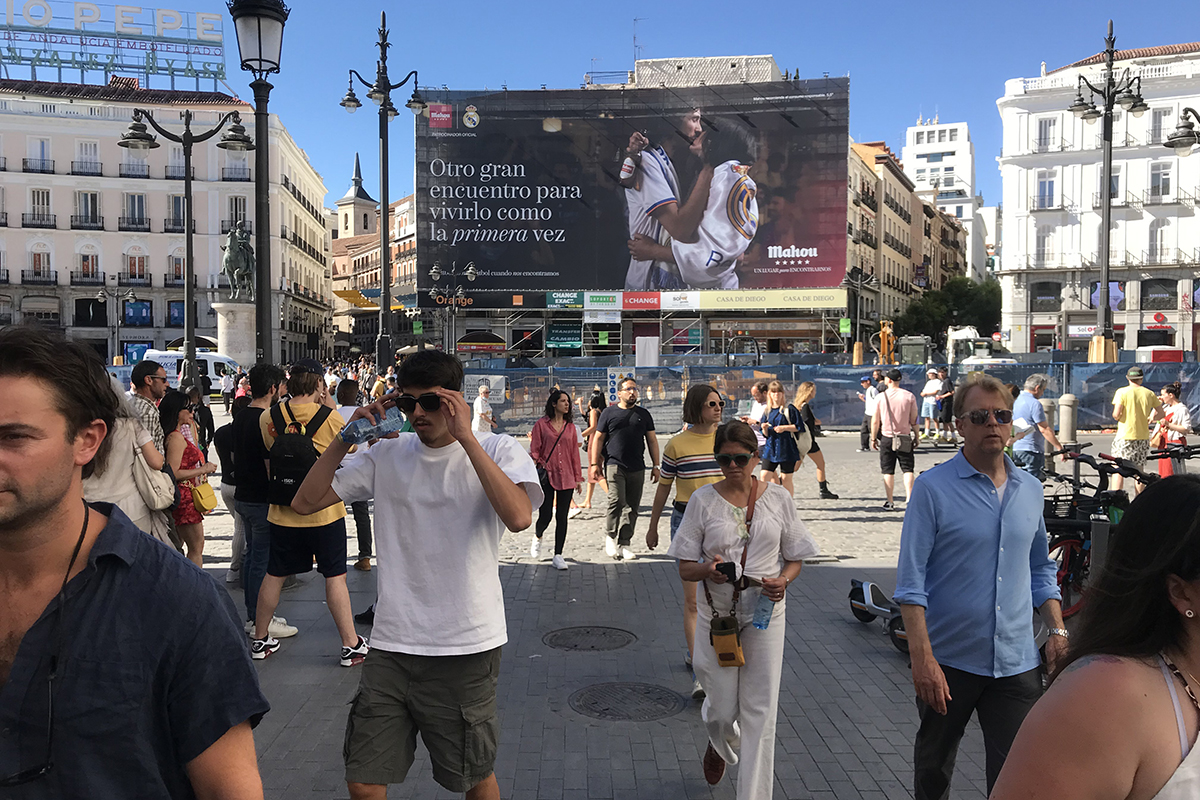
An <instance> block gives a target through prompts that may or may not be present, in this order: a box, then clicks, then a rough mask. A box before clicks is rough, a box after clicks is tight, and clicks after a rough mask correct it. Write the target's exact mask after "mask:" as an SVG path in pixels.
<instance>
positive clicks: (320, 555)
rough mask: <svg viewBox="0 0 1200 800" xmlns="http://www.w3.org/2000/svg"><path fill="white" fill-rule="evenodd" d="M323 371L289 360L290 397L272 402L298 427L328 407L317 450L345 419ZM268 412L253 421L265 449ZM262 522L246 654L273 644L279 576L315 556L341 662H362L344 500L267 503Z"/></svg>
mask: <svg viewBox="0 0 1200 800" xmlns="http://www.w3.org/2000/svg"><path fill="white" fill-rule="evenodd" d="M323 373H324V370H323V369H322V368H321V365H320V364H319V363H317V362H316V361H315V360H314V359H311V358H302V359H300V360H299V361H297V362H296V363H295V364H293V365H292V369H291V373H290V375H289V376H288V382H287V388H288V394H290V395H291V400H288V401H287V402H286V403H280V404H278V405H277V406H275V409H278V410H279V412H281V414H282V417H283V422H284V425H290V424H292V418H293V417H295V421H296V422H298V423H300V424H301V425H302V426H303V425H304V424H307V423H308V422H309V421H311V420H312V419H313V418H314V417H315V416H316V415H317V413H318V412H319V411H320V410H321V408H322V407H324V406H328V407H329V415H328V416H327V417H326V418H325V421H324V422H323V423H321V427H320V428H318V429H317V430H316V431H314V432H313V435H312V442H313V446H314V447H315V448H316V450H317V453H318V454H320V453H323V452H325V448H326V447H328V446H329V444H330V443H331V442H332V441H333V439H334V437H335V436H337V435H338V433H340V432H341V430H342V426H343V425H344V424H345V421H344V420H343V419H342V417H341V415H340V414H338V412H337V410H336V409H335V408H334V407H333V400H332V398H331V397H330V396H329V387H328V386H327V385H326V383H325V381H324V380H323V379H322V375H323ZM275 409H272V410H275ZM274 416H276V415H274V414H272V413H264V414H263V415H262V417H261V419H260V421H259V427H260V429H261V431H262V438H263V444H264V445H266V448H267V450H270V449H271V447H272V446H274V444H275V439H276V438H277V436H278V435H279V434H281V433H283V431H281V430H278V427H277V424H276V421H275V420H274V419H273V417H274ZM267 522H269V523H270V526H271V553H270V556H269V557H268V560H267V574H266V577H264V578H263V582H262V588H261V589H259V593H258V610H257V611H256V612H255V619H256V620H258V621H260V622H256V625H255V631H254V641H253V642H252V643H251V645H250V657H251V658H253V659H255V660H261V659H264V658H266V657H267V656H269V655H270V654H271V653H274V652H275V651H276V650H278V649H279V642H278V641H276V640H275V639H273V638H271V636H270V635H269V634H268V630H267V625H268V624H269V623H270V621H271V617H272V616H273V615H274V614H275V608H276V607H277V606H278V605H279V594H280V591H281V590H282V588H283V581H284V578H286V577H287V576H288V575H298V574H302V573H305V572H308V571H310V570H311V569H312V567H313V560H314V559H315V560H316V562H317V571H318V572H320V573H321V574H322V575H324V576H325V599H326V602H327V604H328V606H329V613H330V615H331V616H332V617H333V621H334V624H336V625H337V629H338V634H339V635H340V636H341V639H342V651H341V665H342V666H343V667H350V666H353V665H355V664H360V663H362V660H363V658H365V657H366V654H367V651H368V650H369V648H368V646H367V640H366V639H364V638H363V637H361V636H359V635H358V632H357V631H356V630H355V629H354V617H353V614H352V612H351V610H350V591H349V590H348V589H347V588H346V507H345V505H344V504H342V503H334V504H333V505H331V506H329V507H328V508H323V509H321V510H320V511H317V512H316V513H314V514H298V513H296V512H295V511H293V510H292V509H291V507H290V506H283V505H278V504H274V503H272V504H271V507H270V509H269V510H268V512H267Z"/></svg>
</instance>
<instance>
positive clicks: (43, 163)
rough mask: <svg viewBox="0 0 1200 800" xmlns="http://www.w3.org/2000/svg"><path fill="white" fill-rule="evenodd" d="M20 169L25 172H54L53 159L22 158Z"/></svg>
mask: <svg viewBox="0 0 1200 800" xmlns="http://www.w3.org/2000/svg"><path fill="white" fill-rule="evenodd" d="M21 169H22V170H23V171H25V172H43V173H53V172H54V159H52V158H23V159H21Z"/></svg>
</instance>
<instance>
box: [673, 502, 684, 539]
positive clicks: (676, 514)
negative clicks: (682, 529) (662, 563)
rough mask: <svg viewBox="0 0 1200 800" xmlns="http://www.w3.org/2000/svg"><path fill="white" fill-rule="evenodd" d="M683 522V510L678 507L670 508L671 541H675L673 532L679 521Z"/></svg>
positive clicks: (676, 528) (677, 527)
mask: <svg viewBox="0 0 1200 800" xmlns="http://www.w3.org/2000/svg"><path fill="white" fill-rule="evenodd" d="M681 522H683V512H682V511H680V510H679V509H678V508H672V509H671V541H675V532H676V531H678V530H679V523H681Z"/></svg>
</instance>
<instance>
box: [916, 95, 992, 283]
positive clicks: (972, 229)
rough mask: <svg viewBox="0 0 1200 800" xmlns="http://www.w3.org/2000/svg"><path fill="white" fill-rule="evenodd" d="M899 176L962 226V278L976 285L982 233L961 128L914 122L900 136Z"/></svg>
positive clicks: (983, 257)
mask: <svg viewBox="0 0 1200 800" xmlns="http://www.w3.org/2000/svg"><path fill="white" fill-rule="evenodd" d="M900 152H901V158H902V160H903V164H904V172H905V173H906V174H907V175H908V177H910V178H912V180H913V183H915V184H916V187H917V195H918V196H919V197H920V198H921V200H923V201H925V202H927V203H931V204H932V205H934V206H936V208H937V210H938V211H941V212H944V213H947V214H951V215H952V216H954V217H955V218H956V219H958V220H960V221H961V225H962V227H963V229H964V230H966V232H967V249H966V253H965V257H960V258H959V261H960V262H963V264H964V267H965V270H966V274H967V275H969V276H970V277H971V278H973V279H975V280H977V281H979V280H983V279H984V278H985V277H987V275H988V271H987V247H986V244H985V243H984V239H985V232H984V227H983V220H982V219H980V218H979V211H980V209H982V208H983V198H982V197H980V196H979V195H977V194H976V193H975V145H974V144H972V143H971V131H970V129H969V128H968V127H967V124H966V123H965V122H954V123H943V122H939V121H938V118H937V117H936V116H935V117H934V118H933V119H921V118H918V119H917V124H916V125H914V126H913V127H911V128H909V129H908V130H907V131H906V132H905V134H904V147H903V149H902V150H901V151H900Z"/></svg>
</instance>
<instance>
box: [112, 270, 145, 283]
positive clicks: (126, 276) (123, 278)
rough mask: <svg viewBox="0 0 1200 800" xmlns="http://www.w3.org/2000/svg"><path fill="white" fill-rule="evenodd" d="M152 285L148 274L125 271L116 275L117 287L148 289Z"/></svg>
mask: <svg viewBox="0 0 1200 800" xmlns="http://www.w3.org/2000/svg"><path fill="white" fill-rule="evenodd" d="M152 284H153V281H152V280H151V278H150V274H149V273H148V272H129V271H128V270H126V271H125V272H118V273H117V285H118V286H144V287H150V286H151V285H152Z"/></svg>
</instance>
